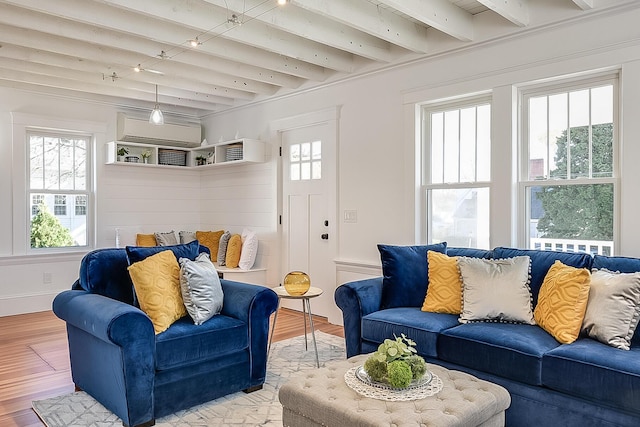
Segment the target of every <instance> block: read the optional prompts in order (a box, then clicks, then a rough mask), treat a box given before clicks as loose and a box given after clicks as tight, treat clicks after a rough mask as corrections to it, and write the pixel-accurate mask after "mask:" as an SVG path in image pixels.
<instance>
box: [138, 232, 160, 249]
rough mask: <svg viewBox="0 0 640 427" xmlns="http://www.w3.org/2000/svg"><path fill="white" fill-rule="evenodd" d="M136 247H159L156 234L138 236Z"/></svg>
mask: <svg viewBox="0 0 640 427" xmlns="http://www.w3.org/2000/svg"><path fill="white" fill-rule="evenodd" d="M136 246H146V247H149V246H158V241H157V240H156V235H155V234H140V233H138V234H136Z"/></svg>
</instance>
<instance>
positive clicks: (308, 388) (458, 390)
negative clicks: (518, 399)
mask: <svg viewBox="0 0 640 427" xmlns="http://www.w3.org/2000/svg"><path fill="white" fill-rule="evenodd" d="M366 358H367V355H359V356H355V357H352V358H351V359H348V360H344V361H338V362H330V363H327V364H326V366H325V367H324V368H321V369H317V370H314V371H307V372H301V373H299V374H298V376H294V377H292V378H291V379H290V380H289V381H288V382H286V383H285V384H284V385H283V386H282V387H280V391H279V395H278V397H279V399H280V403H282V422H283V425H284V426H286V427H305V426H325V427H351V426H358V427H364V426H394V427H402V426H414V427H415V426H503V425H504V411H505V409H507V408H508V407H509V405H510V403H511V397H510V396H509V393H508V392H507V390H505V389H504V388H502V387H501V386H499V385H496V384H493V383H490V382H487V381H483V380H479V379H477V378H476V377H474V376H471V375H469V374H466V373H463V372H459V371H450V370H448V369H445V368H443V367H441V366H438V365H432V364H429V365H428V368H429V370H430V371H431V372H433V373H434V374H436V375H437V376H438V377H440V379H441V380H442V383H443V388H442V391H440V392H439V393H438V394H436V395H435V396H431V397H427V398H424V399H421V400H414V401H409V402H387V401H384V400H377V399H371V398H368V397H364V396H361V395H359V394H358V393H356V392H355V391H353V390H352V389H351V388H349V387H348V386H347V385H346V384H345V382H344V374H345V372H346V371H347V370H349V368H352V367H354V366H359V365H362V364H364V361H365V360H366Z"/></svg>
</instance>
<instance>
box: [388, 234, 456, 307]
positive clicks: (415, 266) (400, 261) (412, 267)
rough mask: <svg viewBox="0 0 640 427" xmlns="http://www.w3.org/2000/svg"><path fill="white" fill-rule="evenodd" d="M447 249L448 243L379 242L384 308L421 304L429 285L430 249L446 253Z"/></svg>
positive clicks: (417, 305)
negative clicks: (394, 244)
mask: <svg viewBox="0 0 640 427" xmlns="http://www.w3.org/2000/svg"><path fill="white" fill-rule="evenodd" d="M446 249H447V244H446V243H437V244H434V245H421V246H392V245H378V251H379V252H380V260H381V261H382V276H383V278H382V303H381V308H383V309H385V308H394V307H420V306H421V305H422V302H423V301H424V298H425V296H426V294H427V286H428V284H429V274H428V264H427V251H436V252H440V253H445V251H446Z"/></svg>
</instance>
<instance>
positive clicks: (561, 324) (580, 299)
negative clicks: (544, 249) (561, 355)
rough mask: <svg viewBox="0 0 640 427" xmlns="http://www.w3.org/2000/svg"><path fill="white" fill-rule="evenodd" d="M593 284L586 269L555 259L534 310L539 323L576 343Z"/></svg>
mask: <svg viewBox="0 0 640 427" xmlns="http://www.w3.org/2000/svg"><path fill="white" fill-rule="evenodd" d="M590 284H591V273H589V270H587V269H586V268H575V267H570V266H568V265H564V264H563V263H562V262H560V261H556V262H554V263H553V265H552V266H551V268H550V269H549V271H548V272H547V275H546V276H545V278H544V282H543V283H542V287H541V288H540V294H539V295H538V305H536V309H535V311H534V313H533V315H534V318H535V320H536V323H537V324H538V325H539V326H540V327H541V328H542V329H544V330H545V331H547V332H549V333H550V334H551V335H553V337H554V338H555V339H557V340H558V341H559V342H561V343H563V344H570V343H572V342H574V341H575V340H576V339H577V338H578V335H579V334H580V330H581V329H582V321H583V320H584V313H585V311H586V309H587V301H588V299H589V286H590Z"/></svg>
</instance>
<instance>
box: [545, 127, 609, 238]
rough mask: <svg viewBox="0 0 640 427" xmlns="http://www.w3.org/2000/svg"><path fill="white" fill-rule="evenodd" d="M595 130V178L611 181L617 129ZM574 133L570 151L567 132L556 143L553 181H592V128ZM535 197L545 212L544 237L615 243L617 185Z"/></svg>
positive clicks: (561, 189) (548, 190)
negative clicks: (583, 179) (612, 241)
mask: <svg viewBox="0 0 640 427" xmlns="http://www.w3.org/2000/svg"><path fill="white" fill-rule="evenodd" d="M591 129H592V132H593V136H592V145H591V146H592V157H591V165H592V169H593V170H592V172H591V176H592V177H593V178H599V177H611V176H612V175H613V147H612V145H613V125H612V124H611V123H607V124H602V125H595V126H592V128H591ZM570 132H571V133H570V134H571V138H570V141H569V147H568V148H569V149H568V150H567V132H566V131H564V132H563V133H562V135H561V136H560V137H558V138H557V139H556V144H557V150H556V155H555V164H556V169H555V170H553V171H551V173H550V175H551V179H576V178H581V177H585V178H588V177H589V128H588V127H587V126H583V127H576V128H571V131H570ZM567 154H569V155H567ZM568 165H569V166H570V168H568V167H567V166H568ZM535 194H536V197H538V199H539V200H540V201H541V203H542V207H543V209H544V216H543V217H542V218H540V220H539V221H538V231H539V232H540V233H542V235H543V236H544V237H546V238H552V239H581V240H613V185H611V184H592V185H566V186H565V185H562V186H548V187H546V186H545V187H540V191H539V192H537V193H535Z"/></svg>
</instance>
